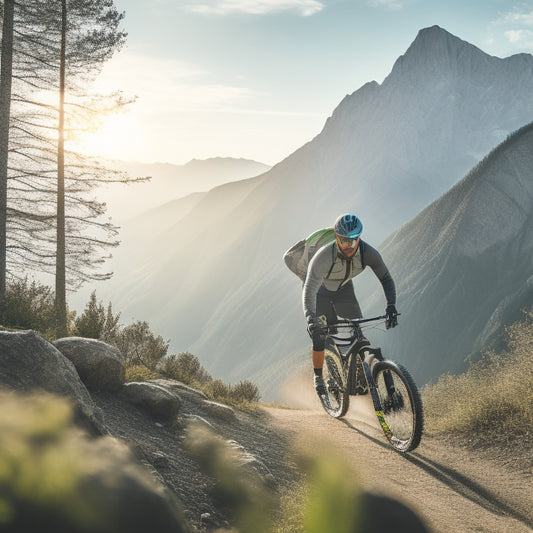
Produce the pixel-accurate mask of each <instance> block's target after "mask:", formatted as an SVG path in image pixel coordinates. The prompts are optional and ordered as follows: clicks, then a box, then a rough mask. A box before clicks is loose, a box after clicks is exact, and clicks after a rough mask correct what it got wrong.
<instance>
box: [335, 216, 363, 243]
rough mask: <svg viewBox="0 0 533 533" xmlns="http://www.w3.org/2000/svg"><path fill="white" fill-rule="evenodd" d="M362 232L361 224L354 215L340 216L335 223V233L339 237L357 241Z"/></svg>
mask: <svg viewBox="0 0 533 533" xmlns="http://www.w3.org/2000/svg"><path fill="white" fill-rule="evenodd" d="M362 232H363V223H362V222H361V221H360V220H359V219H358V218H357V217H356V216H355V215H350V214H346V215H341V216H340V217H339V218H337V220H336V221H335V233H336V234H337V235H339V237H348V238H349V239H357V237H359V235H361V233H362Z"/></svg>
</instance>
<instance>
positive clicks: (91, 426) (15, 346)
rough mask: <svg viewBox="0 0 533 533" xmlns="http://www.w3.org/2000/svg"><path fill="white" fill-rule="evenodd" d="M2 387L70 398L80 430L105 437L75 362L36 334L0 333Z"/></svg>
mask: <svg viewBox="0 0 533 533" xmlns="http://www.w3.org/2000/svg"><path fill="white" fill-rule="evenodd" d="M0 387H2V388H4V389H8V390H14V391H17V392H33V391H39V390H42V391H46V392H50V393H53V394H57V395H59V396H64V397H67V398H68V399H69V400H70V401H71V402H72V404H73V406H74V415H75V420H76V422H77V423H78V424H79V425H80V426H82V427H83V428H84V429H86V430H87V431H89V432H90V433H91V434H93V435H102V434H105V433H106V429H105V426H104V421H103V417H102V413H101V411H100V410H99V409H98V408H97V407H96V405H95V404H94V402H93V400H92V398H91V396H90V394H89V391H88V390H87V388H86V387H85V385H84V384H83V383H82V381H81V379H80V377H79V375H78V372H77V371H76V368H75V367H74V365H73V364H72V362H71V361H69V360H68V359H67V358H66V357H65V356H64V355H63V354H62V353H61V352H60V351H59V350H58V349H57V348H55V347H54V346H53V345H52V344H50V343H49V342H48V341H46V340H45V339H44V338H43V337H41V336H40V335H38V334H37V333H35V332H34V331H22V332H6V331H0Z"/></svg>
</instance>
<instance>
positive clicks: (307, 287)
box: [302, 241, 396, 322]
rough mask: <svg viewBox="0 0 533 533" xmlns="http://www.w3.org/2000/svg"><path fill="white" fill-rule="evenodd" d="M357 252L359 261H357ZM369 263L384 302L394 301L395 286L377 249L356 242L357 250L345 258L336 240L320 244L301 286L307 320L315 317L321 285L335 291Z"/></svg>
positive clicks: (393, 303)
mask: <svg viewBox="0 0 533 533" xmlns="http://www.w3.org/2000/svg"><path fill="white" fill-rule="evenodd" d="M361 254H362V257H363V261H361ZM366 266H369V267H370V268H371V269H372V270H373V271H374V274H376V276H377V278H378V279H379V281H380V282H381V285H382V286H383V291H384V292H385V298H386V300H387V305H395V304H396V287H395V285H394V280H393V279H392V277H391V275H390V273H389V270H388V269H387V267H386V265H385V263H384V262H383V259H382V258H381V255H380V254H379V252H378V251H377V250H376V249H375V248H373V247H372V246H370V245H369V244H367V243H365V242H363V241H359V246H358V248H357V252H356V253H355V254H354V255H353V256H352V257H351V258H349V259H347V258H346V257H344V256H343V255H342V254H341V253H340V252H339V249H338V246H337V242H336V241H334V242H332V243H331V244H327V245H326V246H323V247H322V248H321V249H320V250H319V251H318V252H317V253H316V254H315V256H314V257H313V259H311V261H310V263H309V267H308V269H307V277H306V279H305V283H304V286H303V292H302V302H303V308H304V314H305V318H306V319H307V321H308V322H309V321H314V320H315V319H316V296H317V293H318V290H319V289H320V287H321V286H322V285H324V288H325V289H326V290H328V291H332V292H334V291H337V290H339V289H340V288H341V287H342V286H343V285H344V284H345V283H347V282H348V281H349V280H351V279H352V278H354V277H355V276H357V275H358V274H361V272H362V271H363V270H364V269H365V267H366Z"/></svg>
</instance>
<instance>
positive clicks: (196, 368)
mask: <svg viewBox="0 0 533 533" xmlns="http://www.w3.org/2000/svg"><path fill="white" fill-rule="evenodd" d="M158 370H159V371H160V372H161V373H162V374H163V375H164V376H165V377H168V378H170V379H175V380H177V381H181V382H183V383H186V384H187V385H192V386H199V385H200V386H201V385H205V384H208V383H209V382H211V381H212V380H213V378H212V377H211V376H210V375H209V374H208V373H207V372H206V370H205V369H204V368H203V366H202V365H201V364H200V361H199V360H198V358H197V357H196V356H195V355H193V354H192V353H189V352H183V353H179V354H178V355H168V356H166V357H164V358H163V359H162V360H161V362H160V364H159V366H158Z"/></svg>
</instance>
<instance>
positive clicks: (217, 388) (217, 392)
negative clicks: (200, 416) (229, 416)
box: [203, 379, 230, 402]
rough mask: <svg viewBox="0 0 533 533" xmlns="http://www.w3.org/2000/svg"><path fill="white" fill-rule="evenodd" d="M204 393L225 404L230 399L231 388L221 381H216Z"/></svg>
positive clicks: (207, 386)
mask: <svg viewBox="0 0 533 533" xmlns="http://www.w3.org/2000/svg"><path fill="white" fill-rule="evenodd" d="M203 391H204V393H205V394H206V395H207V396H208V397H209V398H210V399H211V400H214V401H216V402H224V400H227V399H228V398H229V397H230V387H229V385H226V383H224V382H223V381H222V380H221V379H214V380H213V381H211V382H210V383H209V384H208V385H206V387H205V388H204V389H203Z"/></svg>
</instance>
